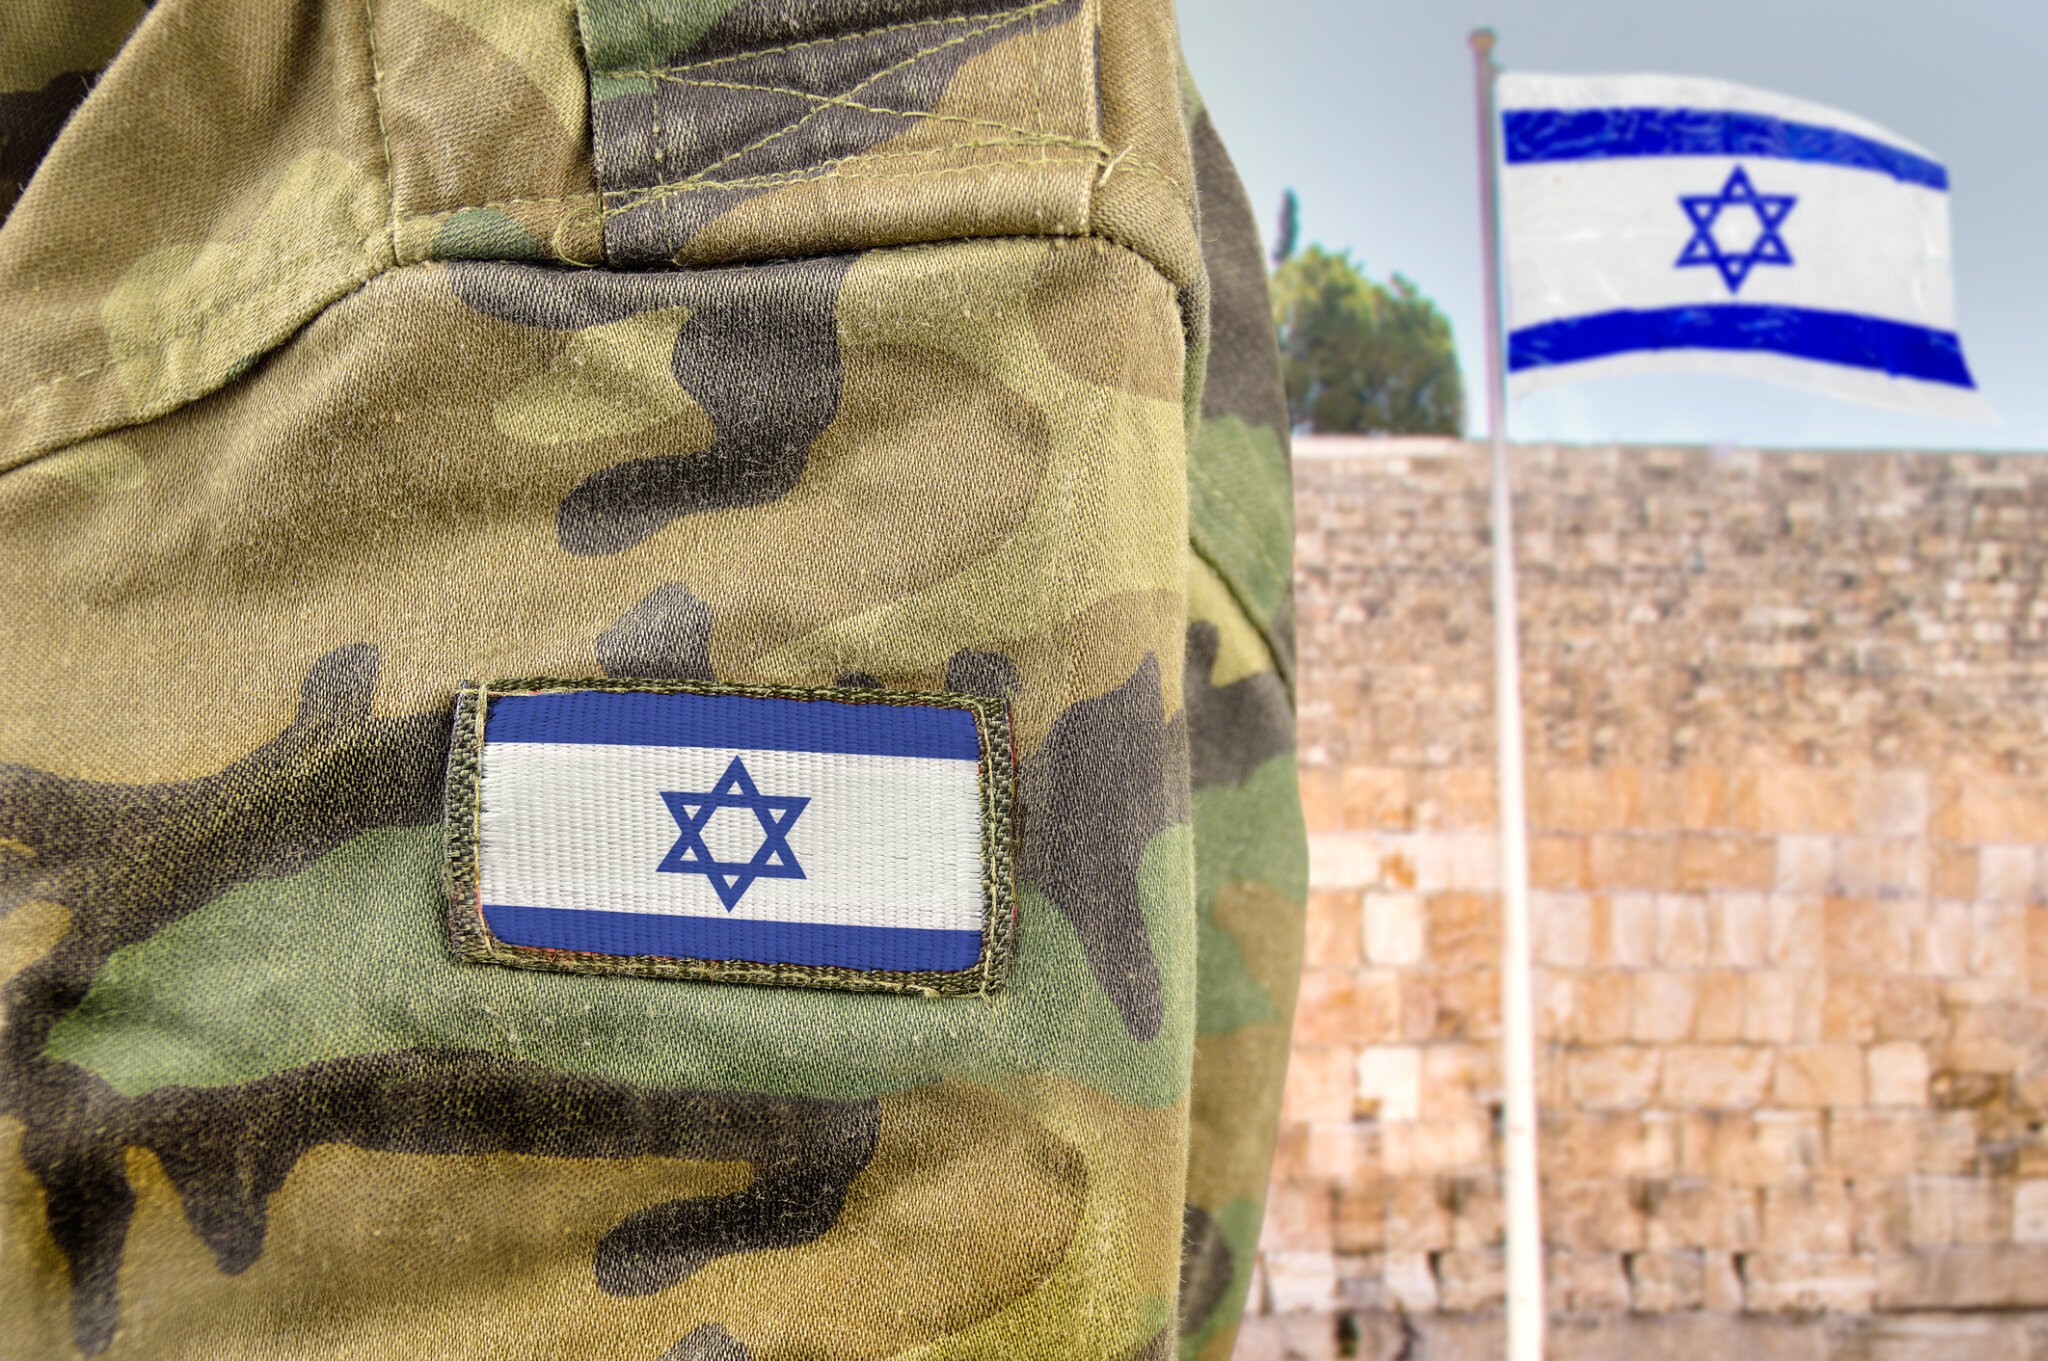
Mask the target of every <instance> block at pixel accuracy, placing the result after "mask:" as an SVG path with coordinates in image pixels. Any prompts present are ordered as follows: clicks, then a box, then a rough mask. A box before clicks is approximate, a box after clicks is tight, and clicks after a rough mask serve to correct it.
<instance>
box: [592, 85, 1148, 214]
mask: <svg viewBox="0 0 2048 1361" xmlns="http://www.w3.org/2000/svg"><path fill="white" fill-rule="evenodd" d="M659 79H663V80H667V81H669V82H670V83H672V84H676V85H693V86H698V87H701V88H703V89H707V90H737V91H740V92H742V93H748V94H773V95H789V96H790V97H792V98H794V99H808V100H810V101H812V102H813V103H815V104H819V105H830V106H832V107H835V108H842V109H852V110H854V111H855V112H856V113H879V114H886V115H888V116H889V117H891V118H903V119H908V120H911V121H914V122H927V123H959V124H962V125H964V126H967V127H975V128H988V129H990V130H992V131H996V132H1014V133H1016V134H1017V135H1018V136H1020V137H1028V138H1031V139H1032V144H1033V145H1038V144H1041V143H1042V144H1044V145H1047V146H1071V147H1083V148H1086V149H1087V150H1090V151H1099V152H1101V153H1102V154H1104V155H1105V156H1107V155H1109V154H1111V153H1112V152H1113V151H1114V150H1115V148H1113V147H1111V146H1110V145H1109V144H1108V143H1106V142H1102V141H1099V140H1094V139H1091V138H1084V137H1069V136H1066V135H1065V134H1062V133H1056V132H1046V131H1044V129H1043V127H1042V126H1040V127H1037V128H1020V127H1018V126H1016V125H1015V124H1014V123H1005V122H1003V121H1001V120H1000V119H995V118H970V117H968V116H967V115H965V114H958V113H931V112H928V111H926V110H923V109H891V108H887V107H885V106H883V105H880V104H866V103H863V102H861V101H860V100H857V99H848V98H846V97H845V96H844V95H824V94H818V93H816V92H814V91H811V90H792V89H790V88H788V87H787V86H783V85H750V84H747V83H745V82H743V81H731V80H694V79H685V78H683V77H681V76H663V77H659ZM1035 121H1038V122H1040V123H1041V125H1042V123H1043V120H1035ZM973 145H980V144H979V143H974V144H973ZM891 154H894V155H903V154H918V153H903V152H896V153H890V152H855V153H853V155H852V156H842V157H839V158H838V159H839V160H840V161H845V160H852V159H855V158H857V157H859V156H862V155H877V156H882V155H891ZM835 163H836V162H835ZM1121 163H1124V164H1130V165H1142V166H1147V167H1149V168H1151V169H1153V170H1155V171H1159V172H1160V173H1161V174H1164V173H1165V172H1164V171H1163V170H1161V169H1160V167H1159V166H1158V165H1157V163H1155V162H1152V161H1148V160H1144V159H1143V158H1139V157H1132V156H1130V155H1129V152H1128V148H1126V151H1125V154H1124V156H1123V157H1122V162H1121ZM820 164H826V163H825V162H820ZM698 178H700V176H694V175H693V176H691V179H692V180H695V179H698ZM682 182H684V183H687V182H688V181H682ZM1174 183H1176V184H1178V181H1175V182H1174ZM639 187H645V186H639ZM608 192H611V193H628V192H631V191H630V190H624V189H615V190H610V191H608Z"/></svg>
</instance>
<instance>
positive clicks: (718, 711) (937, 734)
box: [484, 690, 981, 761]
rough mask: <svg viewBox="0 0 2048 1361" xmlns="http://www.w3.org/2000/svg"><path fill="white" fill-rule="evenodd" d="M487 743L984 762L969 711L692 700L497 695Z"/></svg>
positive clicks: (743, 698)
mask: <svg viewBox="0 0 2048 1361" xmlns="http://www.w3.org/2000/svg"><path fill="white" fill-rule="evenodd" d="M484 741H485V742H486V743H490V744H495V743H499V742H566V743H586V744H591V745H605V746H630V747H717V748H727V749H729V748H739V749H743V750H750V751H829V752H842V753H847V754H850V755H860V756H927V757H935V758H940V759H945V760H953V761H979V760H980V759H981V742H980V739H979V737H978V736H977V734H976V732H975V726H974V715H973V714H972V713H970V712H969V711H967V710H966V709H951V708H941V707H939V706H936V705H926V704H877V703H853V702H848V701H844V700H829V699H770V698H763V697H761V696H757V695H699V694H690V693H687V692H677V693H661V692H649V691H623V692H622V691H606V690H570V691H549V692H547V693H543V694H537V695H498V696H493V697H492V699H491V704H490V711H489V712H488V713H487V714H486V715H485V718H484Z"/></svg>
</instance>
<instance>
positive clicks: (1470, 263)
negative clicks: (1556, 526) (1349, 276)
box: [1179, 0, 2048, 452]
mask: <svg viewBox="0 0 2048 1361" xmlns="http://www.w3.org/2000/svg"><path fill="white" fill-rule="evenodd" d="M1179 5H1180V18H1181V36H1182V41H1183V43H1184V45H1185V48H1186V52H1187V59H1188V65H1189V66H1190V67H1191V68H1192V69H1193V71H1194V74H1195V79H1196V82H1197V83H1198V84H1199V85H1200V86H1201V88H1202V93H1203V97H1204V98H1205V99H1206V100H1207V101H1208V104H1209V109H1210V113H1211V115H1212V116H1213V117H1214V119H1215V121H1216V125H1217V127H1218V129H1219V130H1220V131H1221V132H1222V134H1223V137H1224V140H1225V141H1226V142H1227V143H1228V144H1229V146H1230V148H1231V153H1232V155H1233V156H1234V157H1235V158H1236V160H1237V164H1238V170H1239V173H1240V174H1242V175H1243V177H1244V180H1245V186H1246V188H1247V190H1248V191H1249V192H1250V194H1251V198H1252V205H1253V208H1254V209H1255V210H1256V212H1257V213H1258V216H1259V220H1260V223H1261V225H1262V227H1263V228H1264V229H1265V230H1266V231H1267V232H1268V233H1270V232H1271V230H1272V224H1273V221H1274V218H1275V216H1276V212H1277V209H1278V207H1279V202H1280V195H1281V191H1282V190H1283V189H1285V188H1287V187H1288V186H1292V187H1293V188H1294V189H1295V191H1296V192H1297V193H1299V194H1300V195H1301V201H1302V239H1303V241H1305V242H1306V241H1317V242H1321V243H1322V244H1324V245H1326V246H1330V247H1333V248H1349V249H1350V251H1351V252H1352V258H1353V259H1354V260H1357V261H1359V262H1360V263H1361V264H1363V266H1364V267H1365V269H1366V271H1367V272H1368V273H1369V274H1372V275H1374V276H1375V277H1381V278H1384V277H1385V276H1386V275H1388V274H1391V273H1394V272H1396V271H1398V272H1400V273H1402V274H1405V275H1407V276H1408V277H1409V278H1411V279H1413V280H1414V281H1415V282H1416V284H1417V285H1418V286H1419V287H1420V288H1421V289H1422V291H1423V292H1424V293H1426V294H1428V295H1429V296H1430V297H1432V298H1434V299H1435V300H1436V301H1437V303H1438V305H1439V306H1441V307H1442V308H1443V309H1444V311H1445V312H1446V313H1447V314H1448V315H1449V316H1450V319H1451V325H1452V328H1453V331H1454V333H1455V335H1456V338H1457V342H1458V350H1459V358H1460V360H1461V361H1462V362H1463V364H1464V366H1465V376H1466V384H1467V389H1466V390H1467V394H1468V397H1467V406H1468V408H1470V412H1469V415H1468V424H1469V426H1470V428H1471V429H1472V431H1473V432H1474V433H1475V434H1477V433H1483V432H1484V430H1485V425H1486V413H1485V402H1484V400H1483V391H1484V389H1483V377H1482V375H1481V373H1480V369H1481V366H1482V365H1483V362H1484V356H1483V353H1482V338H1483V332H1482V331H1481V327H1480V317H1481V314H1482V304H1481V289H1480V280H1479V217H1478V192H1479V191H1478V168H1477V152H1476V150H1475V141H1474V139H1475V136H1476V132H1475V128H1474V114H1473V90H1472V64H1471V63H1472V59H1471V53H1470V51H1469V49H1468V48H1467V47H1466V44H1465V38H1466V34H1467V33H1468V32H1470V30H1471V29H1473V28H1474V27H1477V26H1480V25H1487V26H1490V27H1492V28H1493V29H1495V30H1496V31H1497V32H1498V34H1499V37H1500V45H1499V47H1498V48H1497V49H1496V53H1495V55H1496V58H1497V59H1498V60H1499V62H1500V64H1501V65H1502V66H1503V67H1504V68H1511V69H1512V68H1519V69H1522V70H1528V71H1544V72H1567V73H1596V72H1598V73H1622V72H1668V73H1672V74H1681V75H1698V76H1711V77H1716V78H1720V79H1724V80H1733V81H1739V82H1742V83H1744V84H1749V85H1757V86H1761V87H1763V88H1765V89H1770V90H1777V91H1781V92H1783V93H1785V94H1790V95H1797V96H1799V97H1801V98H1805V99H1811V100H1815V101H1818V102H1820V103H1823V104H1831V105H1834V106H1835V107H1837V108H1841V109H1844V110H1847V111H1849V112H1851V113H1855V114H1859V115H1861V116H1862V117H1864V118H1868V119H1871V120H1873V121H1875V122H1877V123H1880V124H1882V125H1884V126H1885V127H1887V128H1890V129H1891V130H1892V131H1893V132H1895V133H1897V134H1898V135H1900V136H1902V137H1905V138H1907V139H1909V140H1911V141H1913V142H1916V143H1918V144H1919V145H1921V146H1924V147H1926V148H1928V149H1929V150H1930V151H1932V152H1933V153H1934V155H1935V157H1936V158H1937V159H1939V160H1941V161H1942V162H1944V163H1945V164H1946V165H1947V166H1948V169H1949V174H1950V180H1951V184H1952V190H1951V202H1952V212H1953V215H1954V227H1955V252H1956V268H1957V274H1956V293H1957V304H1956V305H1957V314H1958V321H1959V325H1960V329H1961V332H1962V336H1963V348H1964V353H1965V355H1966V356H1967V357H1968V359H1969V361H1970V366H1971V369H1972V371H1973V372H1974V373H1975V375H1976V378H1977V382H1978V385H1979V386H1980V388H1982V390H1983V392H1984V394H1985V396H1986V397H1987V398H1988V399H1989V400H1990V402H1991V404H1992V405H1993V407H1995V408H1996V409H1997V411H1998V414H1999V416H2000V418H2001V420H2002V422H2003V423H2002V425H1999V426H1981V425H1970V424H1962V423H1956V422H1949V421H1941V420H1936V419H1934V418H1932V417H1923V416H1914V415H1909V414H1901V413H1898V412H1892V411H1887V410H1882V409H1879V408H1875V407H1861V406H1855V405H1851V404H1848V403H1844V402H1837V401H1831V400H1829V399H1826V398H1823V397H1818V396H1809V395H1807V394H1805V393H1802V392H1799V391H1797V390H1795V389H1789V388H1785V389H1781V388H1777V387H1773V386H1769V385H1766V384H1762V383H1754V382H1747V381H1743V380H1738V379H1733V378H1704V377H1701V378H1672V377H1655V378H1651V377H1645V378H1626V379H1607V380H1602V381H1599V382H1593V383H1584V384H1578V385H1574V386H1572V387H1570V388H1566V389H1563V390H1561V391H1556V392H1547V393H1542V394H1539V395H1537V396H1534V397H1530V398H1527V399H1525V400H1523V401H1520V402H1518V403H1516V404H1515V405H1514V407H1513V408H1512V409H1511V410H1510V412H1509V418H1508V429H1509V431H1510V432H1511V433H1512V434H1513V436H1514V438H1516V439H1517V440H1529V441H1544V440H1560V441H1566V442H1599V441H1610V440H1614V441H1625V442H1629V443H1653V442H1657V443H1662V442H1675V443H1688V444H1698V443H1733V444H1741V445H1747V446H1752V447H1764V448H1794V447H1803V448H1922V449H2025V450H2036V451H2042V452H2048V343H2044V340H2043V324H2044V320H2048V173H2044V167H2048V100H2044V99H2043V97H2042V94H2041V91H2042V89H2043V88H2044V87H2048V74H2044V69H2043V66H2042V62H2043V60H2044V54H2048V0H1949V2H1948V3H1946V4H1941V5H1935V4H1930V3H1929V2H1928V0H1856V2H1855V3H1848V2H1847V0H1714V3H1712V4H1706V5H1679V4H1673V3H1670V2H1669V0H1346V2H1343V3H1338V2H1336V0H1179Z"/></svg>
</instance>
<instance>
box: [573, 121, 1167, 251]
mask: <svg viewBox="0 0 2048 1361" xmlns="http://www.w3.org/2000/svg"><path fill="white" fill-rule="evenodd" d="M1017 145H1020V144H1019V143H1014V142H1002V141H974V142H958V143H954V144H952V145H949V146H943V147H931V148H927V149H924V150H919V151H898V152H863V153H860V154H858V155H854V156H846V157H842V158H841V159H839V160H837V161H825V162H821V163H820V164H819V165H816V166H810V167H806V168H805V169H802V170H785V171H779V172H777V173H775V174H773V175H756V176H750V177H747V178H744V179H736V180H710V181H704V182H697V181H690V180H683V181H679V182H677V183H674V184H655V185H639V186H635V187H634V188H632V189H613V190H607V191H606V195H605V196H606V197H607V198H625V197H627V196H631V197H630V199H629V201H627V202H623V203H618V204H615V205H612V206H609V207H607V208H606V209H605V210H604V214H605V216H606V217H616V216H618V215H619V214H621V213H629V212H632V211H634V210H635V209H637V208H643V207H646V206H647V205H648V204H651V203H659V202H662V201H664V200H666V199H671V198H677V197H680V196H681V195H683V194H697V193H705V192H708V191H712V190H720V189H724V190H731V189H755V188H773V187H775V186H778V185H790V184H810V183H816V182H820V181H824V180H832V179H860V180H878V179H916V178H919V177H920V176H939V175H967V174H973V173H976V172H979V171H985V170H994V169H999V168H1001V167H1003V166H1012V165H1035V164H1039V163H1040V162H1041V161H1043V162H1044V163H1046V164H1059V163H1067V164H1075V165H1079V164H1086V163H1091V162H1092V163H1096V164H1100V163H1101V162H1102V160H1103V159H1105V157H1106V155H1107V153H1106V151H1104V152H1096V153H1094V154H1091V155H1086V156H1059V157H1039V158H1032V157H1029V156H1011V157H1007V158H992V159H988V160H983V161H979V162H977V163H976V164H974V165H960V166H950V167H948V168H946V169H942V170H918V171H907V172H897V173H875V174H863V173H859V171H858V169H857V167H858V166H860V165H862V164H865V163H867V162H871V161H879V160H886V159H892V158H893V159H903V158H913V157H917V158H922V157H930V156H939V155H944V154H946V153H949V152H956V151H973V150H979V149H995V148H1001V147H1006V146H1017ZM1021 145H1024V146H1025V147H1026V148H1027V149H1028V147H1029V146H1030V144H1029V143H1025V144H1021ZM1126 173H1128V174H1134V175H1141V176H1143V177H1145V178H1147V179H1154V180H1158V181H1160V182H1161V183H1163V184H1166V185H1168V186H1170V187H1172V188H1174V189H1176V190H1178V189H1179V188H1180V187H1181V186H1180V184H1179V182H1178V181H1176V180H1174V179H1172V178H1171V177H1170V176H1168V175H1165V174H1163V173H1161V172H1158V171H1154V170H1147V169H1141V168H1138V167H1134V166H1127V167H1126ZM1055 234H1056V235H1072V233H1055ZM1103 239H1104V240H1106V241H1113V242H1115V244H1117V245H1124V244H1125V243H1124V242H1122V241H1119V240H1117V239H1116V238H1115V237H1113V236H1108V235H1105V236H1104V237H1103Z"/></svg>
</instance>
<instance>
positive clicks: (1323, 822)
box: [1299, 764, 1344, 832]
mask: <svg viewBox="0 0 2048 1361" xmlns="http://www.w3.org/2000/svg"><path fill="white" fill-rule="evenodd" d="M1299 778H1300V782H1301V815H1302V818H1303V820H1304V821H1306V822H1307V823H1308V829H1309V830H1310V831H1311V832H1334V831H1336V830H1338V829H1339V828H1340V827H1342V826H1343V825H1344V798H1343V795H1342V794H1341V793H1340V792H1339V786H1338V771H1337V770H1336V768H1335V767H1332V766H1318V765H1307V764H1304V765H1303V766H1302V767H1301V769H1300V771H1299Z"/></svg>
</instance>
